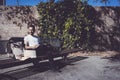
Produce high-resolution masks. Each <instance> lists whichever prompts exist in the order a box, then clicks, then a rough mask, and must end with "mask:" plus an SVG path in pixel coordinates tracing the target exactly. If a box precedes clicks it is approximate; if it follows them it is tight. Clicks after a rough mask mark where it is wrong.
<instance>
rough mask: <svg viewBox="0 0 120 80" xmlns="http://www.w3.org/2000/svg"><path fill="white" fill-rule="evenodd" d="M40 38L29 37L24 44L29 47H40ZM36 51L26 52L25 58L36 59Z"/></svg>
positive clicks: (26, 37)
mask: <svg viewBox="0 0 120 80" xmlns="http://www.w3.org/2000/svg"><path fill="white" fill-rule="evenodd" d="M39 41H40V40H39V38H38V37H37V36H32V35H27V36H25V37H24V44H28V46H35V45H39ZM36 57H37V56H36V50H24V58H23V59H27V58H36Z"/></svg>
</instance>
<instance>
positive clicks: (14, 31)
mask: <svg viewBox="0 0 120 80" xmlns="http://www.w3.org/2000/svg"><path fill="white" fill-rule="evenodd" d="M28 24H33V25H35V26H36V28H37V27H38V26H37V25H38V12H37V8H36V7H30V6H22V7H17V6H15V7H5V6H0V53H4V52H5V46H6V42H7V40H8V39H10V37H24V36H25V35H26V34H27V25H28Z"/></svg>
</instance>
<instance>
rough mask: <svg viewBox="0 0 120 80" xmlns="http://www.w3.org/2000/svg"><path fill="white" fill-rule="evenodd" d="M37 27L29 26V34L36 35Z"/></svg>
mask: <svg viewBox="0 0 120 80" xmlns="http://www.w3.org/2000/svg"><path fill="white" fill-rule="evenodd" d="M34 32H35V27H34V26H33V25H29V26H28V34H31V35H34Z"/></svg>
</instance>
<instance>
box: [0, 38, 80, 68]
mask: <svg viewBox="0 0 120 80" xmlns="http://www.w3.org/2000/svg"><path fill="white" fill-rule="evenodd" d="M14 41H15V42H17V41H23V38H20V37H13V38H11V39H10V40H9V44H11V43H13V42H14ZM22 43H23V42H22ZM44 46H49V48H50V49H49V51H48V53H47V54H45V55H38V56H37V58H29V59H27V60H25V61H20V60H15V59H7V60H1V61H0V69H4V68H9V67H13V66H18V65H22V64H27V63H33V64H34V65H36V64H38V62H39V61H42V60H46V59H48V60H49V61H50V62H52V63H53V62H54V58H56V57H63V58H64V59H66V57H67V55H68V54H70V53H74V52H77V51H80V49H79V48H78V49H60V48H59V47H57V48H54V47H52V46H53V45H52V44H51V45H50V44H49V45H44ZM8 51H10V52H11V50H10V45H9V47H8ZM43 51H44V49H43Z"/></svg>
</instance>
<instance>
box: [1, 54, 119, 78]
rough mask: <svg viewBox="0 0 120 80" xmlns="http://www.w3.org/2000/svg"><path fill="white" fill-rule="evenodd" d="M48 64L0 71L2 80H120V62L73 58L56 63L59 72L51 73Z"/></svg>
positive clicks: (29, 65) (93, 57)
mask: <svg viewBox="0 0 120 80" xmlns="http://www.w3.org/2000/svg"><path fill="white" fill-rule="evenodd" d="M48 65H49V64H48V63H47V62H42V63H40V64H39V65H38V67H37V68H35V67H33V65H32V64H27V65H21V66H17V67H12V68H8V69H3V70H0V73H1V75H0V77H1V79H2V80H120V61H118V60H117V61H113V60H110V59H103V58H101V57H100V56H88V57H80V56H77V57H71V58H69V60H68V61H67V62H66V63H64V62H63V61H62V60H58V61H56V66H58V67H59V70H58V71H51V70H50V69H49V67H48Z"/></svg>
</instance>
